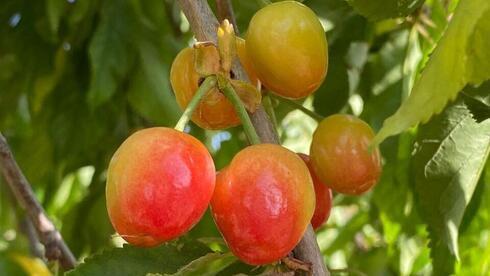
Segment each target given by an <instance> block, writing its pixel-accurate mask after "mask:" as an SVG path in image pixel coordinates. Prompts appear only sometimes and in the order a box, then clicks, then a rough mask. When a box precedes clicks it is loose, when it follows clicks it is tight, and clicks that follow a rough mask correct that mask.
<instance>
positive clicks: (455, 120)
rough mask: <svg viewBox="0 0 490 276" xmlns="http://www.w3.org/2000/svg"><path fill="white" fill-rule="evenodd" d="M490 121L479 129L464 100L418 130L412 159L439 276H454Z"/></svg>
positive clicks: (485, 153) (489, 138)
mask: <svg viewBox="0 0 490 276" xmlns="http://www.w3.org/2000/svg"><path fill="white" fill-rule="evenodd" d="M488 133H490V120H486V121H483V122H481V123H477V122H476V121H475V120H474V119H473V118H472V116H471V113H470V111H469V110H468V108H467V106H466V105H465V104H464V101H463V100H462V99H461V98H460V99H459V100H458V101H457V102H455V103H454V104H452V105H450V106H449V107H448V108H446V109H445V110H444V112H443V113H442V114H440V115H437V116H436V117H434V118H433V119H432V120H431V121H430V122H429V123H427V124H425V125H422V126H421V127H420V128H419V132H418V137H417V141H416V153H415V156H414V159H413V164H412V165H413V166H412V168H413V173H414V175H415V181H416V183H415V190H416V193H417V196H418V204H419V209H420V211H421V214H422V217H423V219H424V220H425V221H426V223H427V224H428V230H429V237H430V247H431V256H432V259H433V266H434V272H435V274H444V275H447V274H450V273H452V272H453V270H454V261H455V258H459V253H458V228H459V226H460V224H461V220H462V218H463V214H464V212H465V209H466V207H467V206H468V204H469V202H470V200H471V198H472V195H473V192H474V190H475V187H476V184H477V182H478V179H479V176H480V174H481V171H482V169H483V165H484V164H485V160H486V159H487V157H488V153H489V151H490V136H488Z"/></svg>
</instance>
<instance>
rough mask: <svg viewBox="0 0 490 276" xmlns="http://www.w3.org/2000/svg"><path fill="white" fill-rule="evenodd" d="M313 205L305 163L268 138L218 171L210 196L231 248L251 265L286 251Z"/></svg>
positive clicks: (306, 221)
mask: <svg viewBox="0 0 490 276" xmlns="http://www.w3.org/2000/svg"><path fill="white" fill-rule="evenodd" d="M314 209H315V191H314V188H313V183H312V180H311V177H310V174H309V172H308V168H307V167H306V165H305V164H304V162H303V161H302V160H301V158H300V157H299V156H297V155H296V154H294V153H293V152H291V151H289V150H287V149H285V148H283V147H281V146H279V145H272V144H260V145H253V146H250V147H247V148H245V149H243V150H242V151H240V152H239V153H238V154H237V155H236V156H235V157H234V158H233V160H232V161H231V163H230V165H229V166H228V167H226V168H225V169H223V170H222V171H221V172H219V174H218V176H217V179H216V189H215V192H214V195H213V198H212V200H211V210H212V214H213V217H214V220H215V222H216V224H217V225H218V228H219V230H220V232H221V233H222V235H223V237H224V239H225V241H226V243H227V244H228V246H229V247H230V249H231V251H232V252H233V253H234V254H235V255H236V256H237V257H239V258H240V259H241V260H242V261H244V262H246V263H248V264H253V265H259V264H266V263H271V262H274V261H277V260H279V259H281V258H283V257H284V256H286V255H287V254H288V253H289V252H290V251H291V250H292V249H293V248H294V247H295V246H296V244H297V243H298V242H299V241H300V239H301V237H302V236H303V234H304V232H305V231H306V228H307V226H308V224H309V223H310V220H311V217H312V216H313V212H314Z"/></svg>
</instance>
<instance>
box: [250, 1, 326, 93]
mask: <svg viewBox="0 0 490 276" xmlns="http://www.w3.org/2000/svg"><path fill="white" fill-rule="evenodd" d="M246 48H247V54H248V56H249V58H250V60H251V61H252V64H253V69H254V71H255V73H256V74H257V76H258V77H259V79H260V81H261V82H262V84H263V85H264V86H265V87H266V88H268V89H270V90H271V91H272V92H273V93H275V94H277V95H279V96H282V97H285V98H291V99H299V98H304V97H306V96H308V95H310V94H311V93H313V92H314V91H315V90H317V89H318V87H320V85H321V84H322V82H323V80H324V79H325V76H326V74H327V67H328V47H327V39H326V36H325V32H324V30H323V27H322V25H321V23H320V21H319V20H318V17H317V16H316V15H315V13H314V12H313V11H312V10H311V9H310V8H308V7H307V6H305V5H303V4H301V3H299V2H296V1H281V2H277V3H273V4H270V5H268V6H266V7H264V8H262V9H261V10H259V11H258V12H257V13H256V14H255V15H254V16H253V17H252V19H251V20H250V24H249V27H248V31H247V36H246Z"/></svg>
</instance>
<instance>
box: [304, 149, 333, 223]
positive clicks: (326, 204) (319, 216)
mask: <svg viewBox="0 0 490 276" xmlns="http://www.w3.org/2000/svg"><path fill="white" fill-rule="evenodd" d="M298 155H299V157H301V159H303V161H304V162H305V163H306V166H308V170H309V171H310V175H311V179H312V180H313V186H314V187H315V197H316V206H315V213H314V214H313V218H311V226H313V229H315V230H317V229H318V228H320V226H322V225H323V224H324V223H325V221H327V219H328V217H329V216H330V210H331V209H332V190H330V189H329V188H328V186H327V185H325V184H324V183H323V182H322V181H321V180H320V179H319V178H318V176H317V175H316V173H315V171H314V170H313V166H312V165H311V159H310V157H309V156H308V155H306V154H303V153H298Z"/></svg>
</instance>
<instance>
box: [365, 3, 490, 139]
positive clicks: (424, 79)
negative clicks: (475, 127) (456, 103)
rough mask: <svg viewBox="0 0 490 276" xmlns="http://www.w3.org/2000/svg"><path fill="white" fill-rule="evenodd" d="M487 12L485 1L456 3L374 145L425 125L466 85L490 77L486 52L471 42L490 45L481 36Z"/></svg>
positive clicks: (488, 39)
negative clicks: (480, 68)
mask: <svg viewBox="0 0 490 276" xmlns="http://www.w3.org/2000/svg"><path fill="white" fill-rule="evenodd" d="M488 12H490V3H489V2H488V1H485V0H477V1H461V2H460V3H459V5H458V8H457V9H456V11H455V13H454V16H453V18H452V20H451V22H450V23H449V26H448V28H447V30H446V32H445V34H444V36H443V38H442V39H441V41H440V42H439V43H438V46H437V47H436V49H435V50H434V53H433V54H432V56H431V58H430V60H429V62H428V64H427V66H426V68H425V69H424V71H423V72H422V74H421V76H420V79H419V80H418V81H417V82H416V83H415V86H414V87H413V90H412V92H411V94H410V96H409V97H408V99H407V100H406V101H405V102H404V103H403V104H402V105H401V106H400V108H399V109H398V110H397V111H396V113H395V114H394V115H392V116H391V117H390V118H388V119H386V121H385V122H384V124H383V128H382V129H381V130H380V131H379V132H378V134H377V135H376V137H375V139H374V142H373V143H374V144H379V143H380V142H382V141H383V140H384V139H386V137H388V136H390V135H395V134H398V133H400V132H402V131H404V130H406V129H407V128H409V127H411V126H414V125H416V124H417V123H419V122H422V123H423V122H427V121H428V120H429V119H430V117H431V116H432V115H433V114H436V113H439V112H441V111H442V109H443V108H444V106H445V105H446V103H447V102H448V101H449V100H452V99H454V98H455V97H456V95H457V93H458V92H459V91H460V90H461V89H462V88H463V87H464V86H465V85H466V84H467V83H476V84H478V83H479V82H481V81H483V80H485V79H488V78H489V77H490V70H487V69H485V68H488V67H486V66H488V65H487V64H486V60H488V58H487V59H485V57H486V55H487V54H486V52H485V51H482V50H479V51H473V50H472V49H473V47H474V46H473V45H474V44H475V43H474V42H473V40H476V41H478V43H479V44H480V45H481V46H483V45H488V44H489V43H490V37H489V36H483V35H481V32H482V31H484V30H486V29H487V28H490V27H489V26H490V22H489V21H488V20H487V19H486V18H487V13H488ZM478 49H480V48H478ZM469 53H472V54H470V55H469ZM469 56H471V58H470V57H469ZM479 60H484V61H479ZM475 66H484V67H483V68H484V70H483V71H479V73H475V72H476V71H474V70H473V68H474V67H475ZM444 68H445V69H444Z"/></svg>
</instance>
